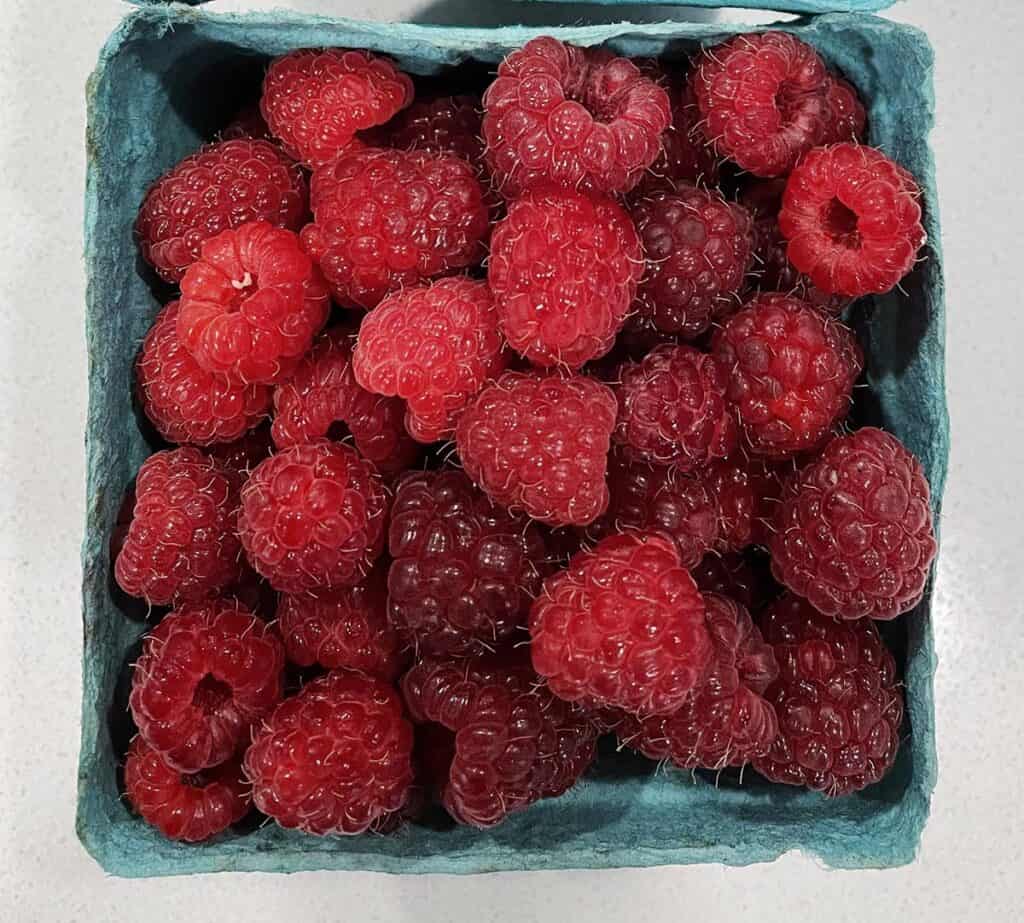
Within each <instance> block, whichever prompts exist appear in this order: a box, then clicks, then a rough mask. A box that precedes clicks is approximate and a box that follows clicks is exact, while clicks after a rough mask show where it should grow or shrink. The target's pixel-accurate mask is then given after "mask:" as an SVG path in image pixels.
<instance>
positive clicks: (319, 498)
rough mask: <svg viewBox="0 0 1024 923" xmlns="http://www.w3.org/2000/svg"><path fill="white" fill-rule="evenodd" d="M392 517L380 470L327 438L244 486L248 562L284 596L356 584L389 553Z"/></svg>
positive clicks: (291, 452) (283, 456)
mask: <svg viewBox="0 0 1024 923" xmlns="http://www.w3.org/2000/svg"><path fill="white" fill-rule="evenodd" d="M386 512H387V497H386V495H385V493H384V486H383V484H382V483H381V480H380V476H379V475H378V474H377V470H376V469H375V468H374V467H373V465H372V464H371V463H370V462H367V461H364V460H363V458H362V457H360V455H359V454H358V453H357V452H356V451H355V450H354V449H350V448H349V447H348V446H344V445H339V444H337V443H333V442H328V441H326V440H320V441H318V442H313V443H310V444H309V445H300V446H293V447H292V448H290V449H285V450H283V451H281V452H278V453H277V454H276V455H272V456H271V457H270V458H268V459H267V460H266V461H264V462H261V463H260V464H259V465H258V466H257V467H256V469H255V470H254V471H253V472H252V474H251V475H249V480H248V481H246V482H245V486H244V487H243V488H242V505H241V509H240V511H239V513H238V532H239V537H240V538H241V540H242V547H243V548H244V549H245V552H246V554H247V555H248V557H249V562H250V563H251V564H252V566H253V567H254V568H255V569H256V570H257V571H258V572H259V573H260V574H262V575H263V576H264V577H266V578H267V580H269V581H270V584H271V586H273V587H274V589H276V590H279V591H280V592H282V593H301V592H304V591H306V590H316V589H321V588H326V587H344V586H354V585H355V584H357V583H359V581H360V580H362V579H363V577H364V576H365V575H366V574H367V573H368V572H369V570H370V566H371V565H372V564H373V562H374V561H375V560H376V558H377V557H378V555H379V554H380V552H381V550H382V549H383V544H384V522H385V515H386Z"/></svg>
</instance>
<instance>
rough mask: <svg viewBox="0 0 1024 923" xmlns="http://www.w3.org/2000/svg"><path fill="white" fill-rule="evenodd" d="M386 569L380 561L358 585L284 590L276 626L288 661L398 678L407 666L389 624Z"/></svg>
mask: <svg viewBox="0 0 1024 923" xmlns="http://www.w3.org/2000/svg"><path fill="white" fill-rule="evenodd" d="M387 573H388V571H387V567H386V566H380V565H378V566H377V567H375V568H374V569H373V570H372V571H371V572H370V575H369V576H368V577H367V578H366V579H365V580H363V581H362V582H361V583H358V584H356V585H355V586H354V587H342V588H340V589H337V590H324V591H320V592H318V593H317V594H316V595H315V596H314V595H312V594H310V593H302V594H289V593H282V594H281V595H280V596H279V597H278V603H277V625H278V628H279V629H280V631H281V637H282V638H283V639H284V649H285V652H286V653H287V655H288V659H289V660H290V661H291V662H292V663H294V664H297V665H298V666H300V667H311V666H313V664H319V665H320V666H322V667H324V668H325V669H328V670H337V669H339V668H344V669H348V670H358V671H359V672H360V673H367V674H369V675H371V676H379V677H380V678H381V679H383V680H387V681H388V682H390V681H392V680H394V679H395V678H396V677H397V676H398V674H399V673H400V672H401V670H402V668H403V666H404V665H405V657H404V656H403V655H402V653H401V647H402V643H401V639H400V638H399V637H398V635H397V634H396V633H395V632H394V631H392V630H391V628H390V626H389V625H388V614H387V613H388V586H387Z"/></svg>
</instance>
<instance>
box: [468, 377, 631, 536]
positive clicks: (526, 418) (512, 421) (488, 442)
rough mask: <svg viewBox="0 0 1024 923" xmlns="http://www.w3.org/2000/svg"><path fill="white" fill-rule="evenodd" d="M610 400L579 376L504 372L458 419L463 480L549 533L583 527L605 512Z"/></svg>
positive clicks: (606, 391)
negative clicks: (550, 527)
mask: <svg viewBox="0 0 1024 923" xmlns="http://www.w3.org/2000/svg"><path fill="white" fill-rule="evenodd" d="M616 409H617V405H616V401H615V395H614V394H613V393H612V390H611V389H610V388H608V387H607V386H606V385H603V384H601V383H600V382H599V381H595V380H594V379H592V378H584V377H583V376H581V375H572V376H569V377H565V378H563V377H560V376H558V375H554V374H543V373H540V372H505V373H504V374H502V375H501V377H499V378H498V379H497V380H495V381H493V382H490V383H489V384H487V385H485V386H484V388H483V390H482V391H481V392H480V393H479V394H478V395H477V397H476V399H475V400H474V401H473V403H472V404H470V405H469V406H468V407H467V408H466V410H465V411H464V412H463V414H462V416H461V417H460V418H459V423H458V426H457V427H456V430H455V443H456V446H457V447H458V451H459V458H460V459H461V461H462V464H463V467H464V468H465V470H466V473H467V474H468V475H469V476H470V478H472V480H473V481H474V482H475V483H476V484H477V485H478V486H479V487H481V488H482V489H483V490H484V492H485V493H487V494H488V495H489V496H490V497H491V499H492V500H494V501H495V502H497V503H500V504H502V505H503V506H506V507H508V508H509V509H512V510H522V511H523V512H525V513H526V514H527V515H528V516H530V517H532V518H533V519H539V520H541V521H542V522H546V523H548V524H549V525H554V526H560V525H587V523H590V522H593V521H594V520H595V519H596V518H597V517H598V516H600V515H601V514H602V513H603V512H604V511H605V509H606V508H607V506H608V485H607V484H606V483H605V472H606V469H607V464H608V449H609V446H610V443H611V434H612V428H613V427H614V426H615V414H616Z"/></svg>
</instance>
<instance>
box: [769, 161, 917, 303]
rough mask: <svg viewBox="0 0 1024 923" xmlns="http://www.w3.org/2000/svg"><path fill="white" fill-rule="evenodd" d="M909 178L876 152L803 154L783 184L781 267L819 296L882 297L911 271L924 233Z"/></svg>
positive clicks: (909, 176)
mask: <svg viewBox="0 0 1024 923" xmlns="http://www.w3.org/2000/svg"><path fill="white" fill-rule="evenodd" d="M920 196H921V192H920V190H919V189H918V186H917V183H916V182H915V181H914V178H913V177H912V176H911V175H910V174H909V173H908V172H907V171H906V170H904V169H903V167H901V166H900V165H899V164H897V163H894V162H893V161H892V160H890V159H889V158H888V157H886V156H885V155H884V154H883V153H882V152H881V151H876V150H875V149H874V148H871V147H864V146H863V145H859V144H833V145H831V146H830V147H824V148H818V149H816V150H813V151H810V152H809V153H808V154H807V156H806V157H804V158H803V160H801V162H800V163H799V164H798V165H797V167H796V168H795V169H794V170H793V173H792V174H791V175H790V177H789V181H788V182H787V183H786V191H785V194H784V195H783V199H782V211H781V212H780V213H779V228H780V229H781V230H782V233H783V235H784V236H785V237H786V239H787V240H788V241H789V249H788V250H787V255H788V257H789V261H790V262H791V263H792V264H793V265H794V266H795V267H796V268H797V269H798V270H799V271H800V272H803V273H806V274H807V275H808V276H809V277H810V279H811V282H813V283H814V285H816V286H817V287H818V288H820V289H821V290H822V291H823V292H828V293H830V294H836V295H847V296H849V297H850V298H858V297H860V296H861V295H869V294H884V293H885V292H888V291H890V290H891V289H892V288H894V287H895V286H896V285H897V284H898V283H899V281H900V279H902V278H903V277H904V276H905V275H906V274H907V273H908V272H910V270H911V269H912V268H913V266H914V261H915V259H916V258H917V253H918V251H919V250H920V249H921V248H922V247H923V246H924V243H925V240H926V239H927V235H926V234H925V231H924V228H923V227H922V225H921V206H920V204H919V203H918V199H919V198H920Z"/></svg>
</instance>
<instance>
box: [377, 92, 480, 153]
mask: <svg viewBox="0 0 1024 923" xmlns="http://www.w3.org/2000/svg"><path fill="white" fill-rule="evenodd" d="M480 108H481V102H480V99H479V97H476V96H434V97H431V98H425V99H423V98H421V99H417V100H414V101H413V103H412V105H411V106H409V107H408V108H407V109H403V110H402V111H401V112H399V113H398V115H396V116H395V117H394V118H393V119H392V120H391V121H390V122H388V123H387V125H382V126H381V127H380V128H377V129H373V130H372V131H373V134H372V135H369V136H367V135H364V136H363V139H364V140H366V141H369V142H371V143H373V144H374V145H375V146H379V147H394V148H398V150H401V151H433V152H434V153H435V154H455V155H456V156H457V157H461V158H462V159H463V160H465V161H466V162H467V163H469V164H471V165H474V166H476V165H482V161H483V159H484V140H483V137H482V129H481V126H480V121H481V112H480Z"/></svg>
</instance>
